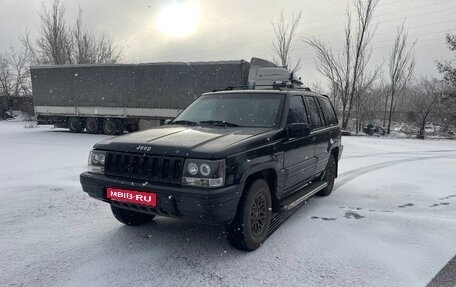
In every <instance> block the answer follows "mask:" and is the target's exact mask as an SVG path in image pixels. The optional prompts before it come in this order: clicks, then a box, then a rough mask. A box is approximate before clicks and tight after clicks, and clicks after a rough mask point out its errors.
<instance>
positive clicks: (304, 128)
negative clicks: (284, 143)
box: [288, 123, 310, 138]
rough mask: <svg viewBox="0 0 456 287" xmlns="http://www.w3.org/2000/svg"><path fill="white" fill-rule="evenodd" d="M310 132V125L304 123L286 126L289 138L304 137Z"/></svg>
mask: <svg viewBox="0 0 456 287" xmlns="http://www.w3.org/2000/svg"><path fill="white" fill-rule="evenodd" d="M309 134H310V126H309V124H305V123H293V124H291V125H289V126H288V135H289V136H290V138H300V137H306V136H308V135H309Z"/></svg>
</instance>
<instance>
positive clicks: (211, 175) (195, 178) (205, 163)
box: [182, 159, 225, 187]
mask: <svg viewBox="0 0 456 287" xmlns="http://www.w3.org/2000/svg"><path fill="white" fill-rule="evenodd" d="M224 184H225V161H224V160H200V159H187V160H186V161H185V166H184V175H183V177H182V185H187V186H198V187H220V186H223V185H224Z"/></svg>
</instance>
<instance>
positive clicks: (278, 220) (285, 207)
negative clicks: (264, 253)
mask: <svg viewBox="0 0 456 287" xmlns="http://www.w3.org/2000/svg"><path fill="white" fill-rule="evenodd" d="M326 186H328V183H327V182H315V183H311V184H308V185H305V186H303V187H302V188H301V189H300V190H298V191H296V192H295V193H294V194H292V195H291V196H289V197H288V198H286V199H285V200H284V201H283V202H282V207H281V209H280V211H279V213H276V214H275V216H273V217H272V219H271V223H270V224H269V229H268V235H267V236H268V237H269V236H270V235H271V234H272V233H273V232H274V231H276V230H277V229H278V228H279V227H280V225H282V223H284V222H285V221H286V220H287V219H288V218H289V217H290V216H291V215H292V214H293V213H294V212H295V211H296V210H297V209H298V208H299V207H300V206H301V205H303V204H304V203H305V202H306V200H307V199H309V198H311V197H312V196H314V195H315V194H316V193H317V192H319V191H320V190H322V189H323V188H325V187H326Z"/></svg>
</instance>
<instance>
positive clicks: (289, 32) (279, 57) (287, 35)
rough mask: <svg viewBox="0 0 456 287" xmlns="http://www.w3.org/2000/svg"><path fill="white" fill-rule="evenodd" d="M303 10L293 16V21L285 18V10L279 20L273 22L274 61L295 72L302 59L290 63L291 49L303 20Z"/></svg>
mask: <svg viewBox="0 0 456 287" xmlns="http://www.w3.org/2000/svg"><path fill="white" fill-rule="evenodd" d="M301 16H302V12H299V13H298V14H296V15H293V16H292V19H291V22H288V21H287V20H286V19H285V16H284V14H283V11H282V12H281V13H280V18H279V19H278V20H277V22H273V23H272V27H273V28H274V37H275V38H274V41H273V42H272V50H273V52H274V55H275V56H274V62H276V64H278V65H280V66H281V67H283V68H286V69H290V70H291V71H293V72H295V71H297V70H299V68H300V66H301V59H299V60H298V61H297V62H296V64H295V65H293V66H291V63H290V50H291V48H292V45H293V41H294V38H295V35H296V29H297V28H298V26H299V22H300V21H301Z"/></svg>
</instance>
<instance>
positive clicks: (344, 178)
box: [334, 155, 455, 190]
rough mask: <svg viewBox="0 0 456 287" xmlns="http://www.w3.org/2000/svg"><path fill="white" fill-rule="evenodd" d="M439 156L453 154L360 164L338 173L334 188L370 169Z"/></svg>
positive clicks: (450, 156)
mask: <svg viewBox="0 0 456 287" xmlns="http://www.w3.org/2000/svg"><path fill="white" fill-rule="evenodd" d="M439 158H452V159H455V157H453V155H439V156H430V157H417V158H407V159H398V160H391V161H386V162H381V163H376V164H372V165H368V166H362V167H359V168H356V169H353V170H350V171H347V172H344V173H342V174H340V175H339V176H338V177H337V178H338V180H337V182H336V184H335V187H334V190H337V189H339V188H341V187H342V186H344V185H345V184H347V183H348V182H350V181H352V180H354V179H356V178H357V177H359V176H361V175H364V174H366V173H369V172H372V171H377V170H380V169H383V168H387V167H390V166H394V165H398V164H402V163H408V162H414V161H422V160H430V159H439Z"/></svg>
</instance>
